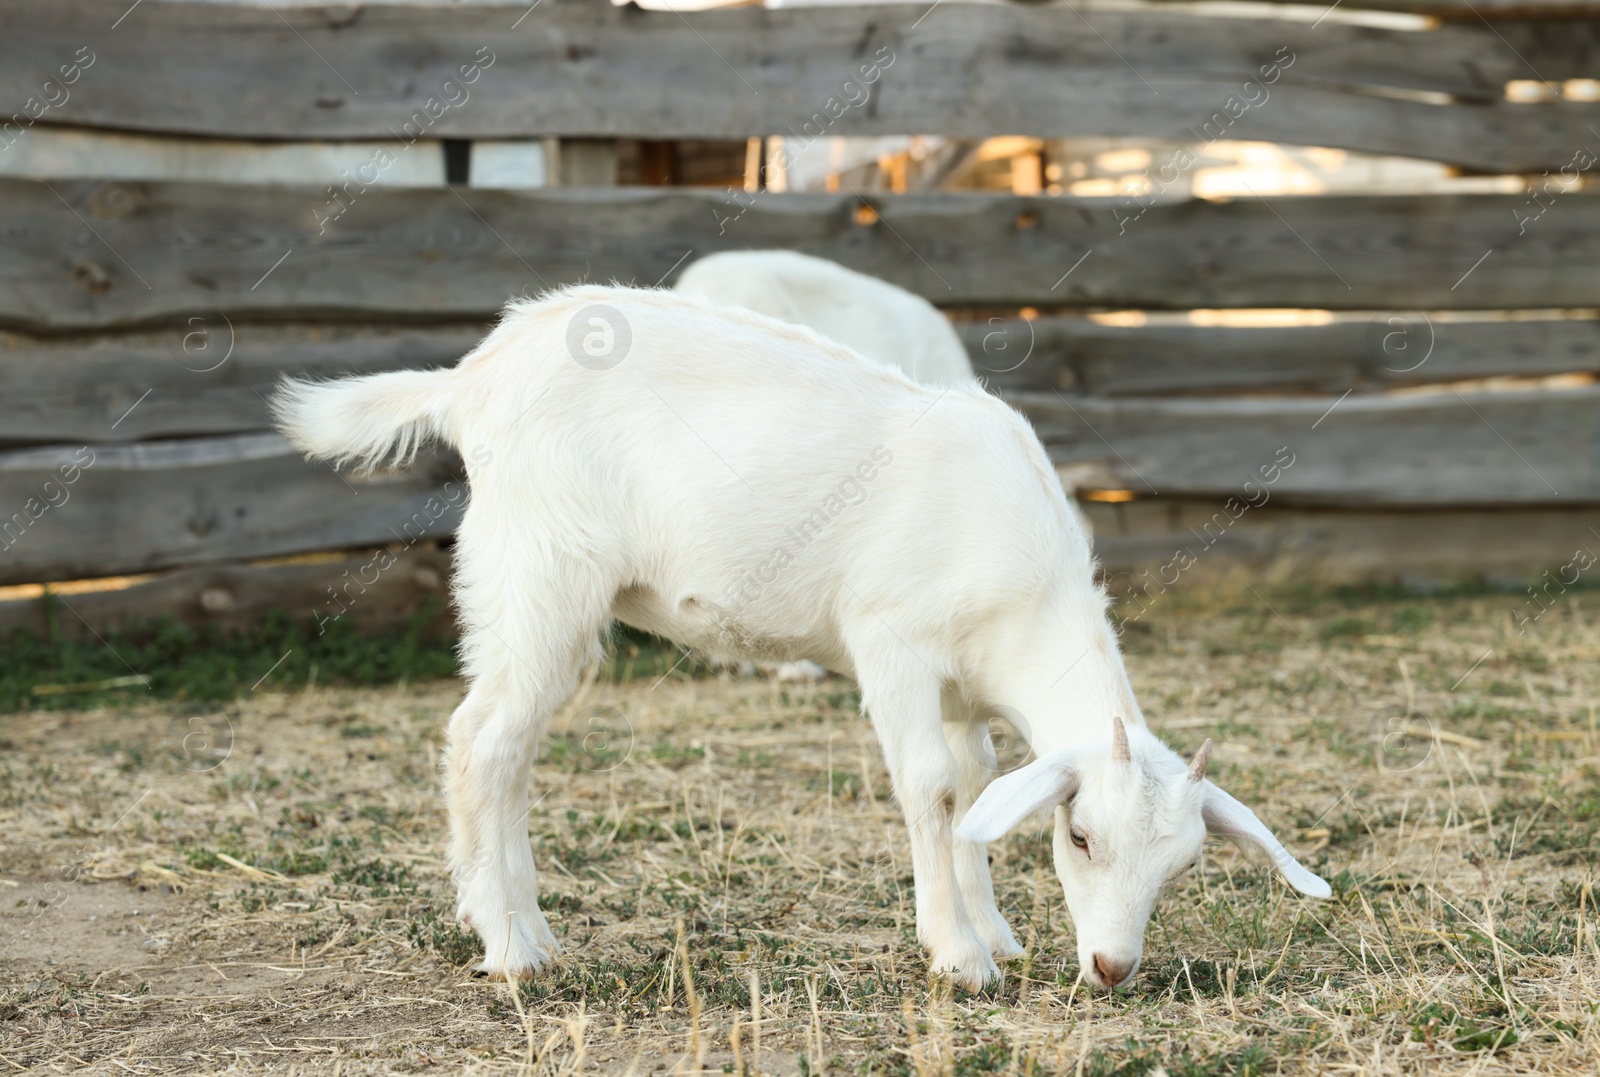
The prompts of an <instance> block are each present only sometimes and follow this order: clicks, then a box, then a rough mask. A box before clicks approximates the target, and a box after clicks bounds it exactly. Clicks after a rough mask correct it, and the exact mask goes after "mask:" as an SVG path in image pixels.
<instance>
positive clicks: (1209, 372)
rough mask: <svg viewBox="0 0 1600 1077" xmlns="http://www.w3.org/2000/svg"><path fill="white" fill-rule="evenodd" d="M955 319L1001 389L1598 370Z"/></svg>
mask: <svg viewBox="0 0 1600 1077" xmlns="http://www.w3.org/2000/svg"><path fill="white" fill-rule="evenodd" d="M959 328H960V331H961V335H962V338H963V340H964V341H965V343H966V345H967V352H968V354H969V355H970V356H971V358H972V364H973V368H974V370H975V371H976V372H977V373H978V375H979V376H980V377H982V378H983V379H984V380H985V381H987V382H988V383H989V384H991V385H993V386H995V387H997V388H998V389H1000V390H1001V391H1002V392H1018V391H1024V390H1051V389H1060V390H1063V391H1068V392H1072V393H1074V394H1088V395H1095V396H1159V395H1172V394H1222V393H1236V394H1237V393H1275V392H1276V393H1282V392H1322V393H1335V394H1337V393H1342V392H1343V391H1344V390H1346V389H1349V388H1352V387H1354V388H1357V389H1381V388H1388V387H1395V386H1403V385H1415V384H1420V383H1424V382H1444V381H1455V380H1460V379H1470V378H1489V377H1498V376H1503V375H1513V376H1520V377H1540V376H1546V375H1551V374H1567V373H1586V374H1600V319H1594V318H1547V319H1539V320H1515V321H1455V320H1446V319H1444V318H1441V317H1438V316H1437V314H1436V315H1435V316H1434V317H1429V316H1428V315H1427V314H1426V313H1425V312H1422V311H1381V312H1377V313H1374V314H1373V315H1372V316H1371V318H1370V319H1369V320H1366V321H1340V322H1333V323H1329V324H1325V325H1298V326H1253V327H1238V326H1214V325H1183V324H1178V325H1170V324H1151V325H1141V326H1131V327H1122V326H1111V325H1101V324H1097V323H1095V322H1093V321H1090V320H1089V319H1087V318H1076V317H1043V318H1036V319H1034V320H1033V321H1024V320H1022V319H1018V318H999V317H996V318H991V319H988V320H983V321H975V322H967V323H964V324H962V325H961V326H960V327H959ZM0 384H3V382H0ZM3 431H4V427H3V426H0V436H3Z"/></svg>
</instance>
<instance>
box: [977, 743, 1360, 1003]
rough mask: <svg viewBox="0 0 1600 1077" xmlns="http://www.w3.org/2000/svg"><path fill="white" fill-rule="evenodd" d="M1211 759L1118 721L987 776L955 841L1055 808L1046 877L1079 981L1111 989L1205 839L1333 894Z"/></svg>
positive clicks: (994, 835)
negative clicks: (1232, 791) (1090, 741)
mask: <svg viewBox="0 0 1600 1077" xmlns="http://www.w3.org/2000/svg"><path fill="white" fill-rule="evenodd" d="M1210 754H1211V742H1210V741H1207V742H1206V743H1205V745H1204V746H1203V747H1202V748H1201V749H1200V750H1199V751H1198V752H1197V753H1195V757H1194V760H1193V761H1192V762H1190V763H1188V764H1185V763H1184V762H1183V760H1182V759H1181V758H1180V757H1179V756H1178V755H1177V754H1176V753H1174V752H1173V751H1172V750H1171V749H1170V748H1168V747H1167V746H1166V745H1164V744H1162V743H1161V741H1159V740H1158V739H1156V737H1155V736H1153V735H1152V734H1151V733H1149V732H1148V731H1147V730H1145V729H1144V728H1142V727H1135V728H1133V729H1128V728H1126V727H1125V726H1124V725H1123V723H1122V719H1120V718H1118V719H1115V720H1114V723H1113V735H1112V737H1111V739H1110V741H1109V742H1107V743H1102V744H1099V745H1089V746H1080V747H1074V748H1069V749H1066V750H1063V751H1059V752H1054V753H1052V754H1050V755H1046V756H1044V757H1042V758H1040V759H1037V760H1035V761H1034V762H1032V763H1030V764H1028V765H1027V766H1025V767H1022V768H1020V769H1018V770H1015V771H1012V772H1011V773H1010V774H1005V775H1002V776H1001V777H999V778H996V779H995V780H994V781H993V782H991V783H990V785H989V787H988V788H987V789H986V790H984V792H983V795H982V796H980V797H979V798H978V800H977V802H976V803H974V804H973V805H972V807H971V809H969V810H968V812H967V814H966V816H965V818H963V819H962V821H961V825H960V827H959V828H958V830H957V833H958V834H959V835H960V836H961V837H963V838H965V839H967V840H968V841H977V842H992V841H997V840H999V839H1000V838H1001V837H1004V836H1005V834H1006V833H1007V832H1008V831H1010V830H1011V829H1012V828H1013V827H1015V826H1016V825H1017V824H1019V823H1021V822H1022V821H1023V820H1024V819H1026V818H1027V817H1028V816H1030V815H1032V814H1033V813H1034V812H1036V811H1039V810H1041V809H1043V808H1049V807H1053V808H1055V861H1056V875H1057V877H1059V878H1060V880H1061V886H1062V888H1063V890H1064V891H1065V892H1066V899H1067V909H1068V911H1069V912H1071V914H1072V919H1073V923H1074V925H1075V926H1076V928H1077V935H1078V961H1079V964H1080V967H1081V968H1082V969H1083V978H1084V979H1085V980H1086V981H1088V982H1089V983H1091V984H1094V985H1095V986H1098V987H1116V986H1118V985H1119V984H1123V983H1126V982H1127V981H1128V980H1131V979H1132V978H1133V974H1134V973H1135V972H1136V971H1137V970H1138V968H1139V958H1140V955H1141V953H1142V952H1143V949H1144V929H1145V925H1146V923H1148V922H1149V919H1150V913H1151V911H1152V910H1153V909H1154V908H1155V903H1156V899H1157V898H1158V897H1160V896H1161V892H1162V890H1164V889H1165V888H1166V887H1167V886H1168V885H1169V884H1170V883H1172V882H1173V881H1174V880H1175V879H1177V877H1178V876H1180V875H1182V874H1183V873H1184V872H1186V871H1188V870H1189V869H1190V868H1192V867H1193V866H1194V865H1195V863H1196V862H1197V861H1198V860H1199V859H1200V848H1201V846H1202V844H1203V843H1204V842H1205V837H1206V834H1207V833H1208V832H1209V833H1212V834H1216V835H1218V836H1220V837H1225V838H1230V839H1232V840H1233V841H1235V842H1237V843H1239V844H1240V845H1241V846H1252V845H1253V846H1255V847H1256V848H1258V849H1261V850H1262V851H1264V852H1266V853H1267V855H1268V856H1270V857H1271V858H1272V861H1273V863H1274V865H1276V867H1277V869H1278V871H1279V872H1280V873H1282V875H1283V877H1284V878H1285V879H1286V880H1288V882H1289V885H1291V886H1293V887H1294V888H1295V889H1296V890H1299V891H1300V892H1301V893H1302V894H1307V895H1309V896H1311V897H1317V898H1325V897H1328V896H1329V895H1330V894H1331V893H1332V890H1331V889H1330V888H1329V886H1328V884H1327V883H1326V882H1324V881H1323V880H1322V879H1320V878H1318V877H1317V876H1316V875H1313V874H1312V873H1311V872H1309V871H1307V870H1306V869H1305V868H1304V867H1302V866H1301V865H1300V864H1299V863H1298V862H1297V861H1296V860H1295V859H1294V857H1292V856H1290V855H1289V853H1288V851H1287V850H1285V849H1284V847H1283V846H1282V845H1281V844H1279V842H1278V839H1276V838H1274V837H1273V836H1272V832H1271V831H1269V830H1268V829H1267V828H1266V827H1265V826H1263V825H1262V824H1261V821H1260V820H1259V819H1257V818H1256V817H1255V813H1254V812H1252V811H1251V810H1250V809H1249V808H1247V807H1245V806H1244V805H1243V804H1241V803H1239V802H1238V801H1237V800H1235V799H1233V797H1231V796H1229V795H1228V794H1227V793H1224V792H1223V791H1222V790H1221V789H1219V788H1217V786H1216V785H1214V784H1212V783H1211V782H1210V781H1208V780H1207V779H1206V763H1207V761H1208V759H1209V758H1210Z"/></svg>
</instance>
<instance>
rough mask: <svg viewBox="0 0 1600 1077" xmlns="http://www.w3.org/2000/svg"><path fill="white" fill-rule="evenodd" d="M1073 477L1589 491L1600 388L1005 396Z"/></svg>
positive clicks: (1384, 491)
mask: <svg viewBox="0 0 1600 1077" xmlns="http://www.w3.org/2000/svg"><path fill="white" fill-rule="evenodd" d="M1011 400H1012V403H1014V404H1016V405H1017V406H1018V407H1019V408H1021V409H1022V410H1023V411H1024V412H1026V413H1027V415H1028V417H1029V419H1031V420H1032V422H1033V425H1034V428H1035V430H1037V432H1038V434H1039V438H1040V440H1042V441H1043V442H1044V443H1045V447H1046V448H1047V449H1049V451H1050V454H1051V456H1052V457H1053V458H1054V459H1055V460H1056V461H1057V462H1058V464H1060V465H1067V466H1069V467H1070V468H1071V473H1072V475H1073V476H1074V485H1076V486H1079V487H1080V488H1081V487H1084V486H1105V487H1113V488H1117V487H1122V488H1128V489H1132V490H1135V491H1137V492H1139V493H1145V494H1159V495H1162V496H1218V497H1230V496H1231V497H1236V498H1240V499H1241V500H1242V499H1245V498H1246V497H1247V496H1259V495H1251V494H1250V491H1249V490H1247V489H1246V487H1245V484H1246V483H1247V482H1251V481H1254V482H1255V483H1256V484H1257V486H1258V487H1259V486H1260V484H1261V482H1262V478H1261V474H1260V470H1261V469H1262V468H1263V467H1266V468H1272V466H1273V465H1274V464H1279V465H1281V464H1283V456H1282V454H1280V452H1279V450H1280V449H1283V450H1286V453H1287V455H1289V456H1292V457H1293V461H1294V462H1293V463H1292V464H1291V465H1290V466H1286V467H1281V469H1274V470H1273V472H1272V473H1273V474H1274V475H1276V480H1275V481H1274V482H1273V483H1272V484H1271V492H1272V495H1273V496H1275V497H1278V498H1282V499H1287V500H1291V501H1299V502H1301V503H1306V502H1314V503H1320V504H1326V505H1349V506H1391V507H1403V506H1418V507H1430V506H1444V505H1457V506H1460V505H1483V506H1487V505H1496V504H1525V505H1526V504H1541V503H1543V504H1553V503H1569V504H1579V503H1587V502H1595V501H1600V455H1597V453H1596V451H1595V445H1596V444H1597V441H1600V387H1586V388H1581V389H1570V390H1564V391H1532V392H1503V393H1489V392H1484V393H1467V394H1462V393H1457V392H1453V391H1443V392H1435V393H1427V394H1418V395H1404V396H1388V395H1383V396H1376V395H1368V396H1359V395H1351V396H1348V397H1345V398H1343V399H1342V400H1341V399H1338V398H1333V399H1330V398H1326V397H1324V398H1317V399H1292V398H1291V399H1284V398H1277V399H1271V398H1263V399H1250V398H1245V399H1236V398H1230V399H1220V400H1173V399H1166V400H1159V401H1157V400H1115V401H1111V400H1102V399H1094V398H1087V397H1086V398H1081V399H1076V400H1075V399H1072V398H1070V397H1066V396H1064V395H1062V394H1058V393H1018V394H1014V395H1013V396H1012V398H1011Z"/></svg>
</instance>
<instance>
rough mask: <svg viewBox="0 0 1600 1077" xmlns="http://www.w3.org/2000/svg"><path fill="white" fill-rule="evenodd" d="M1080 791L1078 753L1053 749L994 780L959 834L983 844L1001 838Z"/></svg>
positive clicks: (963, 818)
mask: <svg viewBox="0 0 1600 1077" xmlns="http://www.w3.org/2000/svg"><path fill="white" fill-rule="evenodd" d="M1077 791H1078V759H1077V754H1076V753H1075V752H1073V751H1071V750H1070V749H1068V750H1065V751H1060V752H1053V753H1051V754H1050V755H1047V756H1044V757H1043V758H1041V759H1035V760H1034V761H1033V762H1032V763H1029V764H1028V765H1027V766H1025V767H1021V768H1019V769H1017V770H1014V771H1012V772H1011V773H1010V774H1002V775H1001V776H1000V777H998V778H996V779H995V780H994V781H992V782H990V783H989V787H988V788H987V789H985V790H984V791H983V794H982V795H981V796H979V797H978V799H977V800H976V801H974V802H973V805H972V807H970V808H968V809H967V814H966V815H965V816H964V817H962V820H961V825H960V826H958V827H956V836H957V837H959V838H962V839H964V840H966V841H975V842H979V843H982V844H987V843H989V842H991V841H999V840H1000V839H1001V838H1003V837H1005V836H1006V835H1007V834H1008V833H1010V832H1011V830H1012V829H1013V828H1014V827H1016V825H1017V824H1018V823H1020V822H1022V821H1023V820H1024V819H1026V818H1027V817H1028V816H1030V815H1032V814H1033V813H1034V812H1036V811H1038V810H1039V809H1040V808H1053V807H1055V806H1056V805H1058V804H1065V803H1066V802H1067V800H1068V799H1069V798H1070V797H1071V796H1072V794H1074V793H1076V792H1077Z"/></svg>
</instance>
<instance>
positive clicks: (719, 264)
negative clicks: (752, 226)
mask: <svg viewBox="0 0 1600 1077" xmlns="http://www.w3.org/2000/svg"><path fill="white" fill-rule="evenodd" d="M676 288H677V290H678V291H680V292H683V293H684V294H686V295H699V296H704V297H705V298H707V299H709V300H711V301H712V302H713V303H717V304H720V305H723V306H730V307H743V308H745V309H746V310H753V311H756V312H757V313H759V314H765V315H767V316H768V317H771V318H777V319H778V320H779V321H782V322H791V323H793V324H795V325H806V326H810V327H811V328H812V329H815V330H816V331H817V332H819V333H821V334H822V335H823V336H825V337H827V338H828V339H829V340H834V341H838V342H839V343H840V344H843V345H845V346H846V347H849V348H854V349H855V350H856V351H858V352H860V353H861V354H862V355H864V356H866V357H867V358H868V359H875V360H877V361H878V362H880V363H882V364H883V365H885V366H894V367H899V368H900V370H901V371H902V372H904V373H905V375H906V376H907V377H909V378H911V379H912V380H913V381H919V382H921V383H922V384H924V385H938V386H947V385H966V384H968V383H969V382H971V381H972V364H971V362H969V361H968V359H967V350H966V348H964V347H962V345H961V338H960V337H959V336H958V335H957V334H956V331H955V330H954V329H953V328H951V326H950V322H949V320H948V319H946V318H945V316H944V315H943V314H940V313H939V311H938V310H937V309H936V308H935V307H934V306H933V304H932V303H929V302H928V301H927V300H926V299H923V298H922V297H921V296H918V295H913V294H912V293H910V292H908V291H906V290H905V289H903V288H897V287H895V286H894V285H892V284H890V283H889V282H887V281H882V280H879V279H878V278H877V277H869V276H867V275H866V274H865V273H857V272H856V271H855V270H853V269H846V268H845V267H844V266H842V265H839V264H838V263H836V262H830V261H828V260H827V259H825V258H814V257H812V256H811V255H809V254H799V253H796V252H795V251H726V252H723V253H721V254H712V255H708V256H707V257H705V258H702V259H700V260H699V261H697V262H693V263H691V264H690V266H689V268H688V269H686V270H684V271H683V276H681V277H679V278H678V283H677V285H676Z"/></svg>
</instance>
